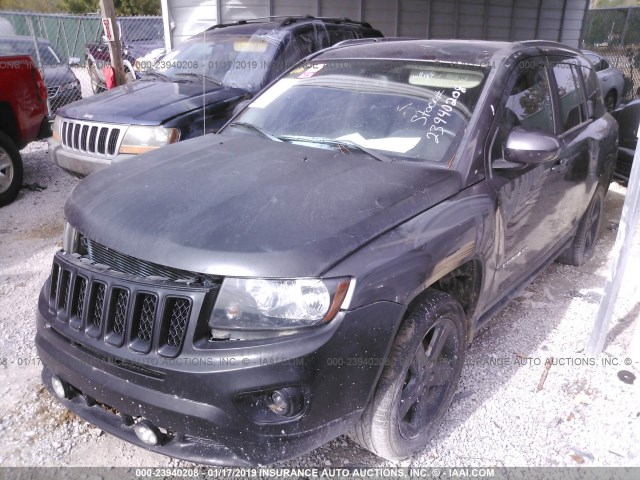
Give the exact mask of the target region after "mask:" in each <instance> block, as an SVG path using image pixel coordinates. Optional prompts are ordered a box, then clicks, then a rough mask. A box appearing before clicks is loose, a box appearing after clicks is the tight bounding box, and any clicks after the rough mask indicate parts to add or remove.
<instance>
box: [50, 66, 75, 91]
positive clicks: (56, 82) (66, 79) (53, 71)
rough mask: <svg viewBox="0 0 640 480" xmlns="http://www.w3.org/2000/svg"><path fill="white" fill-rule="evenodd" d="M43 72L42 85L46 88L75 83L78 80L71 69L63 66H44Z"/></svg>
mask: <svg viewBox="0 0 640 480" xmlns="http://www.w3.org/2000/svg"><path fill="white" fill-rule="evenodd" d="M43 70H44V83H45V84H46V86H47V87H59V86H60V85H64V84H65V83H70V82H75V81H77V80H78V79H77V78H76V76H75V75H74V74H73V72H72V71H71V69H70V68H69V67H68V66H67V65H64V64H60V65H45V66H44V69H43Z"/></svg>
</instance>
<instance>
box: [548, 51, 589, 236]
mask: <svg viewBox="0 0 640 480" xmlns="http://www.w3.org/2000/svg"><path fill="white" fill-rule="evenodd" d="M550 60H551V61H550V65H551V70H552V72H553V77H552V88H553V89H554V90H555V92H556V93H557V99H558V102H557V106H556V131H557V132H558V136H559V138H560V141H561V149H560V155H559V158H560V162H559V165H558V166H556V168H555V170H554V174H555V175H556V176H558V177H559V180H561V181H562V182H563V184H564V188H565V189H566V192H567V194H566V195H567V198H566V208H565V212H564V216H565V217H566V218H567V220H568V221H569V222H570V225H571V226H574V225H576V224H577V223H578V222H579V221H580V218H581V217H582V214H583V212H584V211H585V209H586V207H587V205H588V204H589V201H590V199H591V197H592V195H593V192H594V189H595V187H594V181H593V180H595V178H596V177H595V173H596V172H592V177H593V178H592V180H591V181H590V180H589V176H590V172H589V165H590V161H589V156H590V144H592V143H593V135H592V132H591V130H593V128H591V124H592V123H593V109H591V115H590V112H589V109H588V108H587V100H586V96H585V87H584V83H583V78H582V77H583V73H582V66H581V65H580V63H579V62H578V61H577V60H576V59H570V58H560V57H553V58H551V59H550Z"/></svg>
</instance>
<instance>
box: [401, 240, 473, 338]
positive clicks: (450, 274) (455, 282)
mask: <svg viewBox="0 0 640 480" xmlns="http://www.w3.org/2000/svg"><path fill="white" fill-rule="evenodd" d="M466 248H467V249H468V248H469V246H466ZM461 251H462V252H465V253H468V251H467V250H465V249H464V248H463V249H461ZM447 260H448V259H444V260H443V261H441V262H439V265H441V264H442V265H443V266H441V267H440V269H438V268H437V267H438V265H437V266H436V269H434V273H433V274H432V275H431V276H430V277H429V278H428V279H427V280H426V281H425V283H424V284H423V285H422V286H421V287H420V288H419V289H418V290H416V291H414V292H413V294H412V295H411V296H410V297H409V302H408V305H407V312H406V313H405V318H406V316H407V315H408V313H409V312H411V311H412V310H413V309H414V308H415V307H416V305H418V304H419V303H420V302H421V301H422V299H423V297H424V295H425V294H426V293H427V292H428V290H430V289H432V290H439V291H441V292H444V293H447V294H448V295H451V296H452V297H453V298H455V299H456V300H457V301H458V302H460V305H461V306H462V309H463V310H464V313H465V319H466V325H467V342H471V340H472V338H473V332H474V328H472V327H473V319H474V318H475V311H476V307H477V305H478V299H479V298H480V293H481V291H482V284H483V279H484V273H485V268H484V264H483V262H482V261H481V259H480V258H479V257H477V256H470V257H466V258H464V259H463V260H459V261H457V262H452V263H448V264H447V263H446V261H447ZM405 318H403V320H402V321H403V322H404V320H405Z"/></svg>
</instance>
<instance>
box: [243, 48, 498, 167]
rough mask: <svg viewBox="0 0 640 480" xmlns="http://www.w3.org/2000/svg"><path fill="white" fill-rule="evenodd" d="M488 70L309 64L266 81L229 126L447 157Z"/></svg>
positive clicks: (324, 143) (410, 156)
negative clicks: (274, 80) (272, 81)
mask: <svg viewBox="0 0 640 480" xmlns="http://www.w3.org/2000/svg"><path fill="white" fill-rule="evenodd" d="M486 73H487V70H486V69H485V68H482V67H478V66H465V65H462V66H461V65H448V64H444V63H433V62H415V61H411V62H410V61H406V60H405V61H402V60H397V61H396V60H391V61H381V60H339V61H328V62H321V63H314V64H309V65H306V66H305V67H300V68H296V69H295V70H293V71H291V72H290V73H289V74H288V75H287V76H286V77H285V78H283V79H281V80H280V81H279V82H278V83H276V84H275V85H273V86H272V87H270V88H269V89H268V90H267V91H265V92H264V93H263V94H262V95H261V96H260V97H258V98H257V99H256V100H255V101H254V102H253V103H252V104H250V105H249V108H247V110H245V112H243V114H242V115H240V116H239V117H237V118H236V119H235V120H234V123H232V124H231V126H233V125H234V124H236V125H237V126H238V127H246V126H247V125H248V124H250V125H251V126H253V127H257V128H252V129H251V130H252V131H254V132H256V131H262V132H263V134H264V133H268V134H269V135H271V136H273V137H277V138H278V139H279V140H284V141H291V142H294V143H301V144H308V145H310V146H317V147H320V148H327V147H328V146H329V147H331V146H333V147H334V148H336V147H337V148H341V147H345V146H346V147H347V148H348V147H349V145H352V146H353V145H354V144H355V146H359V147H363V148H364V149H367V150H377V151H380V152H383V153H384V154H385V155H390V156H391V157H394V158H399V159H403V160H410V161H428V162H449V163H450V162H451V161H452V160H453V153H454V152H455V148H456V147H457V145H458V143H459V141H460V139H461V137H462V135H463V133H464V131H465V129H466V127H467V125H468V123H469V119H470V117H471V114H472V112H473V109H474V107H475V105H476V102H477V100H478V97H479V94H480V91H481V89H482V86H483V84H484V80H485V77H486ZM258 129H259V130H258ZM244 130H247V131H248V130H249V129H248V128H244Z"/></svg>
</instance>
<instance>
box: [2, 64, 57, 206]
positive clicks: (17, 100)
mask: <svg viewBox="0 0 640 480" xmlns="http://www.w3.org/2000/svg"><path fill="white" fill-rule="evenodd" d="M49 135H50V127H49V120H48V118H47V87H46V86H45V84H44V78H43V77H42V74H41V73H40V70H38V69H37V68H36V65H35V63H33V60H32V59H31V57H29V56H28V55H3V56H0V207H1V206H3V205H6V204H8V203H11V202H12V201H13V200H14V199H15V198H16V196H17V195H18V191H19V190H20V187H21V186H22V158H21V156H20V152H19V150H20V149H21V148H24V147H25V146H26V145H27V144H28V143H29V142H32V141H33V140H38V139H41V138H46V137H48V136H49Z"/></svg>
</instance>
